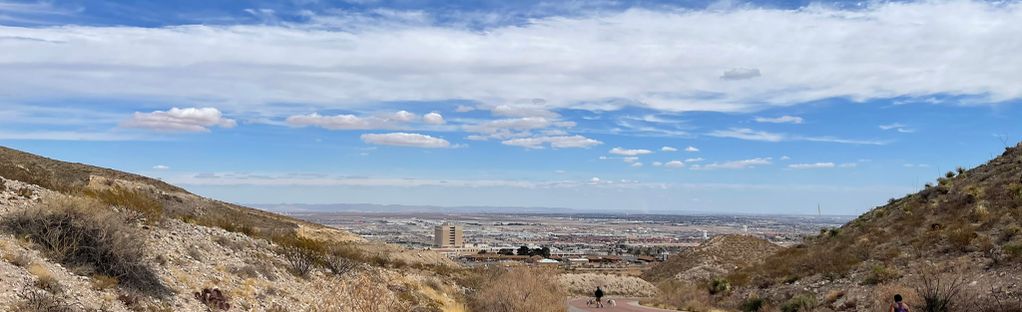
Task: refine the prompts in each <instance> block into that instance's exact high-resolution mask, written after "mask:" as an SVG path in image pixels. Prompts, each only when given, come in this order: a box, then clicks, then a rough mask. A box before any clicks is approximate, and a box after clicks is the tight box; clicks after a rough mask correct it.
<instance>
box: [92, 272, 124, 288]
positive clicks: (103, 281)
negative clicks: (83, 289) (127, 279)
mask: <svg viewBox="0 0 1022 312" xmlns="http://www.w3.org/2000/svg"><path fill="white" fill-rule="evenodd" d="M91 282H92V289H94V290H100V291H102V290H107V289H112V288H116V287H117V284H119V283H120V281H118V280H117V278H116V277H113V276H107V275H103V274H97V275H93V276H92V280H91Z"/></svg>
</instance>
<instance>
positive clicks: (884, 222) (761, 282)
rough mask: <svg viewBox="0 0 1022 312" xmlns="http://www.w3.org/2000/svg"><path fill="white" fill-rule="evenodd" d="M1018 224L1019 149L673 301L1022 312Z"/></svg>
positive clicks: (765, 307) (748, 307) (661, 273)
mask: <svg viewBox="0 0 1022 312" xmlns="http://www.w3.org/2000/svg"><path fill="white" fill-rule="evenodd" d="M1020 225H1022V144H1020V145H1018V146H1015V147H1010V148H1007V149H1006V150H1005V152H1004V153H1003V154H1002V155H1001V156H999V157H997V158H995V159H993V160H991V161H989V162H988V163H986V164H983V165H981V166H978V167H976V168H973V169H964V168H958V169H957V170H954V171H950V172H947V173H946V174H945V175H944V176H942V177H940V178H939V179H938V180H937V182H936V183H933V184H927V185H925V186H924V188H923V189H922V190H921V191H919V192H917V193H914V194H909V195H907V196H905V197H902V198H893V199H891V200H890V201H889V203H888V204H886V205H884V206H881V207H876V208H874V209H872V210H871V211H869V212H867V213H865V214H863V215H862V216H860V217H858V218H857V219H855V220H853V221H851V222H849V223H848V224H846V225H844V226H842V227H840V228H833V229H822V230H821V231H820V234H819V235H817V236H814V237H809V238H807V239H806V241H805V242H804V243H803V244H800V245H797V246H793V247H790V248H784V249H781V250H779V251H778V252H776V253H773V254H770V255H768V256H766V257H765V258H764V259H763V260H762V261H761V262H758V263H757V264H754V265H751V266H748V267H743V268H740V269H738V270H736V271H733V272H730V273H726V274H719V275H716V276H714V277H713V281H712V282H711V283H704V284H699V285H696V286H692V285H691V284H685V285H673V286H674V288H676V289H677V288H686V289H689V290H692V289H697V290H698V293H699V295H695V296H693V295H679V297H684V299H681V300H677V301H681V302H677V305H687V306H693V307H697V308H696V309H691V310H700V309H708V307H710V306H714V307H721V308H726V309H735V310H745V311H760V310H762V311H771V310H783V311H881V310H886V308H887V305H888V304H889V302H890V301H891V300H892V299H891V298H893V296H894V294H902V295H903V296H904V297H905V298H906V301H907V302H908V303H909V304H910V305H912V306H914V307H918V308H920V310H929V311H966V310H968V311H1022V278H1020V277H1022V274H1020V273H1022V235H1020V233H1022V227H1020ZM756 254H758V253H756ZM754 255H755V254H754ZM670 263H671V262H669V263H665V264H664V266H667V265H670ZM690 266H691V265H685V266H680V267H690ZM675 272H679V270H676V269H675V270H664V269H662V268H661V269H660V270H653V271H651V273H650V277H652V278H664V277H666V276H671V275H673V274H675ZM688 287H694V288H688ZM671 291H672V290H671V289H668V290H666V291H665V293H668V294H669V293H670V292H671ZM686 300H687V301H691V302H686ZM699 307H701V308H699Z"/></svg>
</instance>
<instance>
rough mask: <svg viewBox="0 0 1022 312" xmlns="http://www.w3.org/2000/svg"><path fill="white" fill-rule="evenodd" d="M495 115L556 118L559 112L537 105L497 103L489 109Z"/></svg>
mask: <svg viewBox="0 0 1022 312" xmlns="http://www.w3.org/2000/svg"><path fill="white" fill-rule="evenodd" d="M490 112H491V113H493V114H494V115H497V116H504V117H544V118H558V117H560V115H559V114H557V113H555V112H552V111H550V110H548V109H546V108H544V107H542V106H537V105H521V104H520V105H497V106H495V107H493V108H491V109H490Z"/></svg>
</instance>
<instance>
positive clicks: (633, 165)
mask: <svg viewBox="0 0 1022 312" xmlns="http://www.w3.org/2000/svg"><path fill="white" fill-rule="evenodd" d="M632 167H634V168H638V167H642V163H641V162H636V163H632Z"/></svg>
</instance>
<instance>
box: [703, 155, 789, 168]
mask: <svg viewBox="0 0 1022 312" xmlns="http://www.w3.org/2000/svg"><path fill="white" fill-rule="evenodd" d="M772 163H773V162H771V158H770V157H765V158H751V159H742V160H732V161H725V162H715V163H710V164H705V165H692V169H693V170H714V169H746V168H755V167H758V166H767V165H770V164H772Z"/></svg>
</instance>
